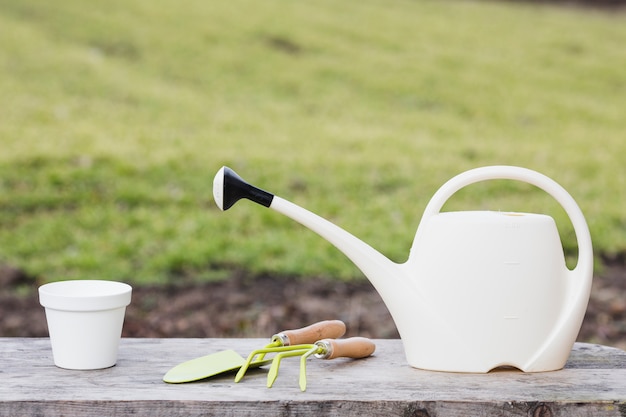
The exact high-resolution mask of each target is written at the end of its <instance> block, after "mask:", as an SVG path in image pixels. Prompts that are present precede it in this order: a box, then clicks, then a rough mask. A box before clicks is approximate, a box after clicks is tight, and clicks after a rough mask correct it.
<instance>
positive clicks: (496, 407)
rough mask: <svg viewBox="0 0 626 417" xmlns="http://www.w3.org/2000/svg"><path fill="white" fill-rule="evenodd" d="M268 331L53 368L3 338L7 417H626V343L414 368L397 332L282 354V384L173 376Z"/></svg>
mask: <svg viewBox="0 0 626 417" xmlns="http://www.w3.org/2000/svg"><path fill="white" fill-rule="evenodd" d="M266 343H267V340H265V339H123V340H122V343H121V346H120V353H119V360H118V364H117V365H116V366H114V367H113V368H109V369H104V370H97V371H69V370H64V369H59V368H56V367H55V366H54V365H53V363H52V352H51V350H50V343H49V340H48V339H45V338H43V339H29V338H0V382H1V383H0V416H11V417H15V416H21V415H24V416H25V415H46V416H61V415H63V416H68V417H71V416H102V415H108V416H117V415H120V416H121V415H135V416H150V417H155V416H161V415H162V416H178V415H181V416H182V415H185V416H201V415H202V416H230V415H232V416H235V415H236V416H247V415H250V416H252V415H254V416H259V415H304V416H308V415H311V416H313V415H315V416H319V415H329V416H335V415H356V414H362V415H371V416H389V415H402V416H467V415H472V416H493V415H497V416H535V415H536V416H548V415H549V416H570V417H571V416H574V417H576V416H602V417H604V416H626V352H624V351H621V350H619V349H614V348H609V347H605V346H599V345H590V344H576V345H575V346H574V349H573V351H572V354H571V356H570V360H569V361H568V363H567V365H566V367H565V369H563V370H561V371H556V372H546V373H537V374H525V373H522V372H519V371H516V370H498V371H495V372H492V373H489V374H486V375H477V374H454V373H442V372H429V371H423V370H419V369H413V368H410V367H409V366H408V365H407V364H406V361H405V358H404V353H403V350H402V345H401V342H400V341H399V340H376V345H377V351H376V353H375V355H374V356H373V357H371V358H368V359H364V360H358V361H353V360H347V359H336V360H333V361H321V360H317V359H314V358H311V359H309V362H308V366H307V370H308V372H307V375H308V386H307V391H306V392H300V390H299V388H298V371H299V367H298V360H297V359H295V358H290V359H285V360H284V361H283V363H282V365H281V369H280V374H279V376H278V379H277V380H276V383H275V385H274V387H273V388H271V389H267V388H266V387H265V378H266V375H267V371H266V370H256V371H252V372H250V373H249V375H247V376H246V377H245V378H244V380H243V381H242V382H240V383H239V384H235V383H234V382H233V377H234V375H232V374H231V375H227V376H221V377H217V378H213V379H210V380H206V381H201V382H197V383H192V384H181V385H170V384H165V383H163V382H162V380H161V378H162V377H163V375H164V374H165V372H167V370H168V369H170V368H171V367H172V366H174V365H176V364H178V363H180V362H182V361H185V360H187V359H192V358H195V357H198V356H202V355H206V354H209V353H212V352H216V351H219V350H222V349H230V348H232V349H235V350H236V351H238V352H239V353H241V354H242V355H243V356H245V355H247V353H248V352H249V351H251V350H252V349H255V348H258V347H260V346H263V345H264V344H266Z"/></svg>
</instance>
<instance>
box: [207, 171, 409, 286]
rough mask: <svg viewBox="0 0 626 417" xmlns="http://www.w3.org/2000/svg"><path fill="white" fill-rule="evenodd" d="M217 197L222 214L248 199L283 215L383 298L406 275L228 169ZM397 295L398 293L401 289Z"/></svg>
mask: <svg viewBox="0 0 626 417" xmlns="http://www.w3.org/2000/svg"><path fill="white" fill-rule="evenodd" d="M213 197H214V198H215V202H216V204H217V206H218V207H219V208H220V209H221V210H228V209H229V208H230V207H232V206H233V205H234V204H235V203H236V202H237V201H239V200H240V199H242V198H245V199H248V200H251V201H254V202H255V203H258V204H261V205H263V206H265V207H269V208H271V209H273V210H275V211H277V212H279V213H282V214H284V215H286V216H287V217H290V218H291V219H293V220H295V221H297V222H298V223H300V224H302V225H303V226H305V227H307V228H309V229H311V230H312V231H314V232H316V233H317V234H318V235H320V236H321V237H323V238H324V239H326V240H328V241H329V242H330V243H332V244H333V245H334V246H335V247H336V248H337V249H339V250H340V251H341V252H342V253H343V254H344V255H346V256H347V257H348V258H349V259H350V260H351V261H352V262H353V263H354V264H355V265H356V266H357V267H358V268H359V269H360V270H361V271H362V272H363V273H364V274H365V276H366V277H367V278H368V279H369V280H370V282H371V283H372V284H373V285H374V287H375V288H376V290H377V291H378V292H379V293H380V294H381V296H382V297H383V298H384V297H385V296H384V294H385V293H387V292H389V287H390V286H391V287H393V285H390V284H392V283H391V282H390V281H389V279H391V277H394V276H398V275H401V274H402V265H400V264H397V263H395V262H393V261H391V260H390V259H388V258H387V257H386V256H384V255H382V254H381V253H380V252H378V251H377V250H376V249H374V248H372V247H371V246H370V245H368V244H367V243H365V242H363V241H362V240H360V239H358V238H356V237H355V236H354V235H352V234H351V233H349V232H347V231H346V230H344V229H342V228H340V227H339V226H337V225H335V224H333V223H332V222H330V221H328V220H326V219H324V218H322V217H320V216H318V215H317V214H314V213H312V212H310V211H308V210H306V209H304V208H302V207H300V206H298V205H296V204H294V203H291V202H289V201H287V200H285V199H283V198H280V197H278V196H276V195H273V194H271V193H269V192H267V191H264V190H261V189H260V188H257V187H255V186H253V185H250V184H248V183H247V182H245V181H244V180H243V179H242V178H241V177H240V176H239V175H237V174H236V173H235V172H234V171H233V170H232V169H230V168H228V167H222V168H221V169H220V170H219V171H218V173H217V174H216V175H215V179H214V180H213ZM395 291H398V288H397V287H396V288H395Z"/></svg>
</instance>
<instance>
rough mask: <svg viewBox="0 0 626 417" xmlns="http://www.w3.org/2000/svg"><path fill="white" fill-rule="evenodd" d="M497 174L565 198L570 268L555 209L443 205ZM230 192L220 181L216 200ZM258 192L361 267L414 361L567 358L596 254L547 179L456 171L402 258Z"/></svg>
mask: <svg viewBox="0 0 626 417" xmlns="http://www.w3.org/2000/svg"><path fill="white" fill-rule="evenodd" d="M216 178H217V176H216ZM491 179H510V180H518V181H523V182H527V183H530V184H533V185H535V186H537V187H539V188H541V189H543V190H544V191H546V192H547V193H549V194H550V195H552V196H553V197H554V198H555V199H556V200H557V201H558V202H559V203H560V204H561V206H562V207H563V208H564V209H565V211H566V213H567V214H568V215H569V217H570V219H571V221H572V224H573V226H574V231H575V232H576V237H577V243H578V249H579V254H578V262H577V265H576V267H575V268H574V269H573V270H570V269H568V268H567V266H566V263H565V259H564V255H563V249H562V245H561V241H560V238H559V234H558V231H557V227H556V224H555V222H554V220H553V219H552V218H551V217H550V216H547V215H541V214H530V213H514V212H490V211H459V212H440V210H441V208H442V206H443V205H444V203H445V202H446V201H447V200H448V198H449V197H451V196H452V195H453V194H454V193H455V192H456V191H458V190H459V189H461V188H463V187H465V186H467V185H470V184H473V183H476V182H479V181H485V180H491ZM226 189H227V187H226V186H224V185H223V184H217V185H216V184H215V182H214V195H215V196H216V201H218V197H220V199H221V197H222V196H221V195H219V196H218V194H219V193H220V192H222V190H223V191H224V192H225V191H226ZM216 190H217V191H216ZM255 193H256V194H257V196H254V197H247V196H245V195H244V197H247V198H250V199H253V200H254V201H257V202H260V203H261V204H263V205H266V206H268V207H271V208H273V209H274V210H276V211H278V212H281V213H283V214H285V215H287V216H289V217H291V218H292V219H294V220H296V221H298V222H300V223H301V224H303V225H305V226H307V227H309V228H310V229H311V230H313V231H315V232H317V233H318V234H319V235H321V236H322V237H324V238H326V239H327V240H329V241H330V242H331V243H332V244H334V245H335V246H336V247H337V248H338V249H339V250H341V251H342V252H343V253H344V254H345V255H346V256H348V258H350V259H351V260H352V261H353V262H354V263H355V264H356V265H357V266H358V267H359V268H360V269H361V271H363V273H364V274H365V275H366V276H367V278H368V279H369V280H370V281H371V283H372V284H373V286H374V287H375V288H376V290H377V291H378V292H379V294H380V295H381V298H382V299H383V301H384V302H385V305H386V306H387V308H388V309H389V312H390V313H391V315H392V317H393V319H394V322H395V324H396V327H397V328H398V332H399V333H400V337H401V339H402V342H403V345H404V350H405V354H406V358H407V361H408V363H409V364H410V365H411V366H413V367H416V368H421V369H428V370H437V371H450V372H480V373H483V372H489V371H490V370H492V369H494V368H497V367H502V366H512V367H516V368H518V369H520V370H522V371H525V372H539V371H552V370H557V369H560V368H562V367H563V366H564V365H565V362H566V361H567V358H568V357H569V353H570V351H571V348H572V346H573V344H574V342H575V340H576V336H577V335H578V332H579V330H580V326H581V324H582V320H583V317H584V314H585V311H586V308H587V303H588V300H589V294H590V290H591V280H592V274H593V252H592V247H591V237H590V234H589V229H588V227H587V224H586V222H585V219H584V216H583V215H582V212H581V211H580V209H579V207H578V205H577V204H576V203H575V201H574V200H573V199H572V197H571V196H570V195H569V194H568V193H567V192H566V191H565V190H564V189H563V188H562V187H561V186H560V185H558V184H557V183H556V182H554V181H553V180H551V179H550V178H548V177H546V176H544V175H542V174H539V173H537V172H535V171H531V170H528V169H525V168H519V167H510V166H493V167H483V168H477V169H474V170H470V171H467V172H465V173H462V174H459V175H458V176H456V177H454V178H452V179H451V180H450V181H448V182H447V183H445V184H444V185H443V186H442V187H441V188H440V189H439V190H438V191H437V192H436V193H435V195H434V196H433V198H432V199H431V201H430V202H429V203H428V205H427V207H426V209H425V211H424V214H423V216H422V220H421V222H420V225H419V227H418V230H417V232H416V234H415V239H414V241H413V246H412V248H411V252H410V255H409V258H408V260H407V262H405V263H402V264H397V263H394V262H392V261H390V260H389V259H387V258H386V257H384V256H383V255H382V254H380V253H379V252H378V251H376V250H374V249H373V248H372V247H370V246H369V245H368V244H366V243H364V242H362V241H361V240H359V239H357V238H356V237H354V236H353V235H351V234H350V233H348V232H346V231H345V230H343V229H341V228H339V227H338V226H336V225H334V224H333V223H331V222H329V221H327V220H325V219H323V218H321V217H319V216H317V215H315V214H313V213H311V212H309V211H308V210H305V209H303V208H301V207H299V206H297V205H295V204H293V203H290V202H288V201H287V200H284V199H282V198H280V197H276V196H273V195H271V194H269V193H268V194H267V195H265V194H262V195H261V199H258V198H257V197H258V190H256V191H255ZM255 198H256V200H255ZM218 205H219V203H218ZM230 205H232V203H230Z"/></svg>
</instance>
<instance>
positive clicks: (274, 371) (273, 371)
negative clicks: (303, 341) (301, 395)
mask: <svg viewBox="0 0 626 417" xmlns="http://www.w3.org/2000/svg"><path fill="white" fill-rule="evenodd" d="M311 349H313V348H312V347H311V345H309V346H306V347H305V348H304V349H303V345H300V349H297V350H291V351H286V352H281V353H278V354H277V355H276V356H275V357H274V360H273V361H272V366H271V367H270V371H269V373H268V374H267V387H268V388H272V385H274V381H276V378H277V377H278V368H279V367H280V361H281V360H283V358H288V357H292V356H302V355H304V354H306V353H308V352H309V351H310V350H311ZM316 350H317V349H316Z"/></svg>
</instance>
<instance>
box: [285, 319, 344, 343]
mask: <svg viewBox="0 0 626 417" xmlns="http://www.w3.org/2000/svg"><path fill="white" fill-rule="evenodd" d="M345 333H346V325H345V324H344V322H343V321H341V320H325V321H320V322H317V323H314V324H311V325H310V326H307V327H303V328H301V329H296V330H285V331H283V332H281V333H280V334H279V335H277V336H278V337H280V338H281V340H282V341H283V344H284V346H293V345H301V344H311V343H315V342H316V341H317V340H320V339H326V338H331V339H335V338H338V337H341V336H343V335H344V334H345Z"/></svg>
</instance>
